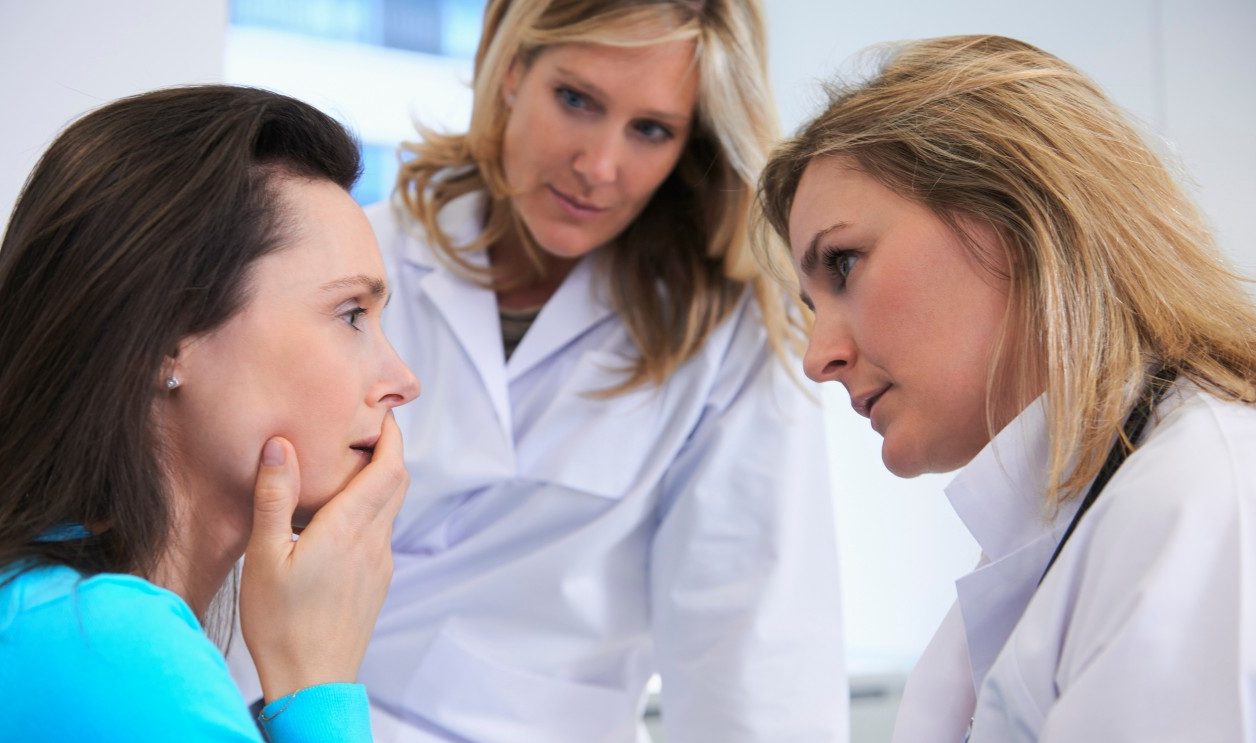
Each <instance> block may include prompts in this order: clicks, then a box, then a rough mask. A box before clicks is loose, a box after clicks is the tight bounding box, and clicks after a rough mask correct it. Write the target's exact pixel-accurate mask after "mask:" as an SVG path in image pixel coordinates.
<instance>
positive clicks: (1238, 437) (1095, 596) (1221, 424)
mask: <svg viewBox="0 0 1256 743" xmlns="http://www.w3.org/2000/svg"><path fill="white" fill-rule="evenodd" d="M1173 395H1174V396H1173V397H1171V398H1170V399H1168V400H1166V401H1165V404H1163V405H1162V407H1161V409H1160V411H1158V412H1160V413H1161V416H1162V417H1160V418H1159V419H1158V420H1155V421H1154V428H1153V429H1152V430H1151V432H1150V433H1149V434H1148V435H1147V437H1146V439H1145V441H1144V442H1143V443H1142V445H1141V446H1139V448H1138V449H1137V450H1135V452H1134V453H1133V454H1131V455H1130V457H1129V459H1127V460H1126V462H1125V464H1123V465H1122V466H1121V468H1120V469H1118V470H1117V472H1116V474H1115V475H1114V476H1113V477H1112V480H1111V482H1109V484H1108V486H1107V487H1106V488H1105V489H1104V491H1103V493H1102V494H1101V495H1100V497H1099V499H1098V500H1097V501H1096V502H1095V505H1094V507H1093V508H1092V509H1091V511H1090V512H1089V513H1087V514H1086V516H1085V518H1083V519H1082V521H1081V522H1080V525H1079V527H1078V529H1077V532H1076V534H1075V535H1074V537H1073V540H1076V541H1077V542H1078V544H1076V545H1073V544H1072V541H1073V540H1070V544H1069V547H1068V548H1067V549H1066V550H1065V552H1064V553H1063V554H1061V557H1060V563H1061V567H1064V566H1065V564H1066V563H1067V565H1068V567H1067V568H1065V569H1064V570H1063V571H1061V572H1062V573H1064V574H1072V575H1073V577H1074V579H1076V580H1078V581H1080V583H1078V584H1077V587H1076V589H1075V590H1081V589H1082V588H1083V587H1084V588H1085V592H1086V593H1087V594H1088V598H1085V599H1084V600H1080V601H1079V603H1078V607H1077V610H1078V612H1079V613H1085V612H1086V611H1087V607H1088V606H1089V607H1090V608H1091V609H1092V610H1093V611H1094V612H1095V616H1094V619H1095V621H1099V622H1102V621H1105V620H1102V619H1101V617H1100V615H1101V614H1105V613H1106V614H1109V615H1111V614H1118V615H1128V613H1129V612H1134V611H1135V608H1136V607H1142V609H1146V608H1147V607H1150V606H1159V607H1161V609H1160V610H1161V611H1163V615H1162V616H1161V620H1162V621H1163V623H1165V624H1166V625H1167V624H1171V623H1172V622H1171V621H1170V619H1169V617H1171V616H1177V615H1179V614H1180V613H1181V612H1182V611H1184V610H1186V608H1187V606H1186V605H1185V604H1182V602H1181V601H1180V599H1181V598H1182V597H1185V596H1197V598H1198V599H1199V600H1203V598H1204V597H1202V596H1198V595H1197V594H1198V593H1199V591H1200V590H1201V589H1202V587H1204V586H1212V587H1213V588H1214V589H1215V590H1212V591H1210V592H1208V594H1207V597H1206V598H1207V601H1210V602H1223V603H1224V602H1230V601H1236V600H1238V596H1237V593H1236V590H1242V582H1241V581H1240V580H1239V579H1238V576H1240V575H1242V574H1243V573H1244V572H1245V571H1247V570H1249V569H1252V568H1256V564H1253V565H1245V563H1247V562H1249V561H1250V560H1251V557H1250V555H1251V554H1256V553H1253V552H1252V550H1253V547H1256V508H1254V506H1256V456H1253V455H1252V452H1256V408H1253V407H1252V406H1250V405H1244V404H1241V403H1231V402H1225V401H1222V400H1218V399H1217V398H1215V397H1213V396H1211V395H1209V394H1207V393H1204V392H1201V391H1199V390H1198V389H1196V388H1194V387H1193V386H1190V385H1179V386H1178V387H1175V391H1174V393H1173ZM1070 553H1071V554H1070ZM1066 557H1067V560H1066ZM1052 572H1053V573H1054V572H1055V571H1054V570H1053V571H1052ZM1051 580H1052V576H1048V581H1051ZM1043 585H1044V588H1045V587H1046V583H1045V582H1044V584H1043ZM1186 603H1187V604H1189V603H1195V604H1198V603H1199V601H1194V602H1186ZM1173 606H1176V607H1177V608H1176V609H1172V610H1170V609H1169V608H1168V607H1173ZM1104 607H1106V608H1104Z"/></svg>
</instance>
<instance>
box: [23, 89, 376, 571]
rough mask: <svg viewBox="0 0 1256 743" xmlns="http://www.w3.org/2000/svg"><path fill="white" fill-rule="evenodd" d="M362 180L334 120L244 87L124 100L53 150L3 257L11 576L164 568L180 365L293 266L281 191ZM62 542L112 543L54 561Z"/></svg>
mask: <svg viewBox="0 0 1256 743" xmlns="http://www.w3.org/2000/svg"><path fill="white" fill-rule="evenodd" d="M360 169H361V165H360V157H359V155H358V149H357V146H356V143H355V142H354V140H353V138H352V136H351V135H350V134H349V133H348V132H346V131H345V129H344V127H342V126H341V125H340V124H338V123H337V122H336V121H334V120H333V119H331V118H330V117H328V116H327V115H325V114H323V113H321V112H319V111H318V110H316V109H314V108H313V107H311V106H309V105H307V104H305V103H302V102H300V101H297V100H294V99H292V98H289V97H287V96H282V95H278V94H276V93H271V92H268V91H264V90H256V89H251V88H240V87H233V86H225V85H208V86H195V87H184V88H173V89H168V90H159V91H155V92H151V93H146V94H143V95H138V96H134V97H131V98H124V99H122V100H119V101H116V102H114V103H111V104H109V105H107V106H105V107H103V108H100V109H98V110H96V111H94V112H92V113H90V114H88V115H87V116H84V117H83V118H81V119H79V120H78V121H77V122H75V123H74V124H72V125H71V126H70V127H69V128H68V129H66V130H65V131H64V132H63V133H62V134H61V136H59V137H58V138H57V139H56V141H55V142H53V144H52V146H51V147H49V149H48V151H47V152H46V153H44V156H43V158H42V159H41V160H40V161H39V164H38V165H37V166H36V167H35V170H34V171H33V172H32V173H31V175H30V177H29V179H28V180H27V182H26V186H25V188H24V190H23V192H22V195H21V197H20V198H19V199H18V202H17V206H16V207H15V208H14V211H13V215H12V218H11V219H10V221H9V226H8V230H7V232H6V233H5V236H4V243H3V247H0V318H3V320H2V321H0V421H3V424H2V425H3V433H2V434H0V570H3V569H5V568H6V567H8V566H12V565H14V563H18V564H19V567H22V568H24V567H29V566H32V565H37V564H41V563H60V564H64V565H68V566H70V567H73V568H75V569H76V570H79V571H81V572H83V573H85V574H93V573H98V572H130V573H137V574H141V575H143V574H146V573H148V572H149V571H150V570H151V569H152V568H153V566H154V564H155V562H156V561H157V559H158V558H159V557H160V555H161V553H162V550H163V549H164V547H165V545H166V540H167V537H168V536H169V531H170V528H171V527H170V512H169V505H168V501H167V492H166V485H165V482H166V473H164V472H163V471H162V469H161V451H162V446H161V432H160V431H159V430H157V429H156V426H155V424H154V420H153V416H152V414H151V411H152V407H153V403H154V400H155V399H156V396H157V395H158V394H162V390H161V388H160V386H159V377H160V374H161V367H162V364H163V361H164V359H165V358H166V357H167V355H169V354H172V353H174V352H175V349H176V348H177V345H178V343H179V341H180V340H181V339H183V338H185V337H186V336H189V335H193V334H197V333H204V332H206V331H209V330H211V329H213V328H215V327H217V326H219V325H221V324H222V323H224V322H226V321H227V320H228V319H229V318H230V317H231V316H232V315H233V314H234V313H235V312H236V311H237V310H239V309H240V307H241V306H242V305H243V304H244V303H245V301H246V299H247V292H248V279H249V275H250V272H249V271H250V266H251V264H252V263H253V261H255V260H257V259H258V258H259V257H261V256H263V255H266V254H267V253H269V252H272V251H274V250H276V249H277V248H279V247H281V245H282V243H283V236H284V235H283V233H284V224H283V215H282V214H281V213H280V211H281V209H280V203H279V199H278V196H277V193H276V191H275V189H274V188H273V182H274V181H275V179H276V178H277V177H280V176H285V175H286V176H296V177H303V178H314V179H325V180H329V181H332V182H334V183H336V184H337V185H339V186H341V187H342V188H344V189H346V190H347V189H348V188H349V187H350V186H352V184H353V183H354V181H356V180H357V177H358V174H359V172H360ZM60 524H87V525H92V526H93V530H95V531H98V532H99V533H97V534H95V535H94V536H91V537H89V538H86V539H77V540H67V541H57V542H44V541H39V537H40V535H41V534H43V533H45V532H46V531H47V530H49V529H51V528H54V527H56V526H58V525H60ZM8 572H9V573H10V576H9V577H12V575H13V574H15V573H14V571H8Z"/></svg>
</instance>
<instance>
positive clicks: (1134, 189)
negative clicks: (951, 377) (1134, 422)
mask: <svg viewBox="0 0 1256 743" xmlns="http://www.w3.org/2000/svg"><path fill="white" fill-rule="evenodd" d="M830 96H831V100H830V102H829V104H828V106H827V107H826V109H825V110H824V112H823V113H821V114H820V115H819V116H818V117H817V118H815V120H813V121H812V122H810V123H809V124H807V125H806V126H805V127H804V128H803V130H802V131H801V133H800V134H799V135H798V136H797V137H795V138H793V139H791V140H789V141H787V142H785V143H783V144H782V145H781V146H780V147H779V148H778V149H777V150H776V152H775V153H773V155H772V157H771V159H770V161H769V163H768V165H767V167H766V169H765V171H764V174H763V177H762V181H761V186H760V203H761V204H762V208H763V216H764V217H765V219H766V223H767V225H768V226H770V228H771V229H772V230H774V231H775V232H776V234H777V236H780V237H782V238H784V237H786V236H787V235H788V221H789V212H790V208H791V206H792V204H793V199H794V195H795V192H796V191H797V188H798V182H799V180H800V178H801V177H802V173H803V170H804V169H805V168H806V166H807V164H808V163H809V162H810V161H812V160H813V159H815V158H818V157H832V156H845V157H849V158H851V159H853V160H854V161H855V162H856V163H858V165H859V167H860V168H862V169H863V170H864V171H866V172H867V173H868V174H869V175H871V176H872V177H874V178H876V179H878V180H879V181H880V182H881V183H883V184H885V185H886V186H887V187H889V188H890V189H892V190H893V191H895V192H896V193H898V194H900V195H903V196H906V197H908V198H911V199H914V200H916V201H918V202H919V203H922V204H924V205H926V206H927V207H929V208H930V209H931V210H932V211H933V212H934V213H935V214H937V215H938V216H939V217H941V218H942V219H944V220H945V221H947V222H948V223H949V224H950V226H951V227H952V228H953V229H955V230H956V231H957V234H959V235H961V236H963V235H964V232H963V230H960V229H959V226H960V224H959V220H960V219H961V218H976V219H978V220H982V221H984V222H986V223H989V224H990V225H993V226H994V227H995V228H996V230H997V231H998V232H999V234H1000V237H1001V243H1002V246H1003V248H1004V250H1005V251H1006V253H1007V257H1008V267H1009V268H1008V269H1007V271H1008V273H1009V274H1010V275H1009V276H1007V278H1008V279H1009V285H1010V300H1009V312H1008V315H1007V317H1006V318H1005V320H1004V327H1003V332H1002V335H1001V338H1000V340H999V342H998V344H997V346H996V352H995V354H994V359H995V360H994V361H992V366H991V369H990V374H989V386H988V390H987V401H988V404H987V410H988V412H987V415H988V422H989V424H990V425H989V427H990V429H991V435H993V434H994V433H995V430H994V428H995V426H994V420H993V417H992V415H993V409H994V400H995V399H996V395H995V390H996V389H998V390H1000V391H1004V392H1006V391H1009V390H1010V391H1013V393H1014V395H1015V399H1016V400H1020V401H1025V402H1027V401H1028V400H1029V399H1032V396H1033V395H1036V394H1037V391H1038V390H1041V389H1042V387H1043V386H1045V388H1046V393H1047V399H1048V402H1049V405H1048V415H1049V422H1048V425H1049V431H1050V434H1049V435H1050V442H1051V444H1050V459H1049V462H1050V464H1049V467H1050V479H1049V480H1048V482H1049V483H1050V485H1049V486H1048V488H1049V489H1048V492H1047V493H1045V494H1044V495H1045V497H1046V500H1047V503H1048V504H1049V505H1050V506H1052V507H1054V506H1058V505H1059V504H1060V503H1062V502H1064V501H1066V500H1068V499H1070V498H1073V497H1075V496H1077V495H1078V494H1079V493H1080V491H1081V489H1082V488H1084V487H1085V486H1086V484H1087V483H1089V482H1090V481H1091V480H1092V479H1094V477H1095V475H1096V474H1097V473H1098V471H1099V469H1100V467H1101V466H1102V463H1103V460H1104V458H1105V455H1106V452H1107V450H1108V447H1109V445H1110V444H1111V442H1112V441H1114V440H1116V439H1117V438H1118V437H1121V438H1122V439H1123V436H1122V434H1121V427H1122V423H1123V421H1124V418H1125V416H1126V414H1127V413H1128V411H1129V409H1130V407H1131V406H1132V404H1133V400H1134V397H1135V396H1136V395H1137V394H1138V392H1139V390H1140V388H1141V385H1142V383H1144V381H1145V379H1146V378H1147V376H1148V375H1149V374H1150V370H1151V369H1152V368H1153V367H1156V366H1159V365H1167V366H1171V367H1174V368H1176V369H1177V370H1178V372H1179V374H1180V375H1181V376H1183V377H1185V378H1188V379H1190V380H1192V381H1193V382H1195V383H1197V384H1199V385H1200V386H1201V387H1203V388H1204V389H1206V390H1208V391H1209V392H1211V393H1213V394H1215V395H1217V396H1219V397H1222V398H1225V399H1230V400H1241V401H1245V402H1253V401H1256V309H1253V306H1252V301H1251V299H1250V298H1249V296H1248V295H1247V294H1246V292H1245V291H1244V288H1243V286H1242V283H1243V279H1242V277H1240V276H1238V275H1236V274H1235V273H1234V272H1233V271H1232V270H1230V269H1229V268H1227V266H1226V264H1225V261H1224V260H1223V259H1222V257H1221V255H1220V253H1219V251H1218V250H1217V248H1216V246H1215V245H1214V243H1213V239H1212V236H1211V235H1210V234H1209V231H1208V229H1207V228H1206V226H1205V224H1204V222H1203V219H1202V218H1201V216H1200V214H1199V212H1198V211H1197V210H1196V208H1195V206H1194V205H1193V204H1192V203H1191V200H1190V199H1189V198H1187V196H1186V195H1185V194H1184V193H1183V192H1182V190H1181V189H1180V188H1179V186H1178V184H1177V183H1176V182H1175V181H1174V179H1173V177H1172V176H1171V175H1170V173H1169V171H1168V170H1167V169H1166V168H1165V166H1164V164H1163V163H1162V162H1161V160H1160V159H1159V157H1157V155H1156V154H1155V152H1153V150H1152V149H1151V148H1150V147H1148V145H1147V144H1146V143H1145V142H1144V141H1143V139H1142V137H1141V136H1140V135H1139V133H1138V132H1137V131H1136V129H1135V128H1134V127H1133V126H1132V125H1131V124H1130V123H1129V121H1128V120H1127V118H1126V117H1125V115H1123V114H1122V112H1121V111H1120V110H1119V109H1118V108H1117V107H1116V106H1115V105H1113V104H1112V103H1111V102H1110V101H1109V100H1108V99H1107V98H1106V97H1105V96H1104V94H1103V93H1102V91H1100V89H1099V88H1098V87H1097V86H1096V85H1095V84H1094V83H1093V82H1091V81H1090V80H1089V79H1087V78H1086V77H1085V76H1084V75H1083V74H1082V73H1080V72H1078V71H1077V70H1076V69H1074V68H1073V67H1072V66H1070V65H1068V64H1066V63H1065V62H1063V61H1061V60H1059V59H1057V58H1056V57H1054V56H1052V55H1050V54H1048V53H1046V52H1043V51H1042V50H1040V49H1037V48H1035V47H1033V46H1030V45H1029V44H1025V43H1023V42H1020V41H1016V40H1014V39H1008V38H1003V37H999V36H957V37H948V38H938V39H928V40H923V41H917V42H910V43H907V44H904V45H902V46H899V47H896V48H895V50H894V52H893V53H892V55H891V56H889V57H888V59H887V60H886V61H885V62H884V63H883V65H882V66H881V68H880V71H879V73H877V74H876V75H875V76H874V77H872V78H871V79H870V80H868V81H867V82H864V83H862V84H858V85H855V86H850V87H845V88H833V89H831V90H830ZM768 237H771V236H768ZM966 242H968V244H969V246H970V248H974V247H975V246H973V244H972V243H971V241H967V240H966ZM761 244H763V245H764V246H765V249H770V248H767V243H766V242H762V243H761ZM1125 444H1126V446H1131V444H1130V442H1128V441H1125Z"/></svg>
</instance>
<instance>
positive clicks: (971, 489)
mask: <svg viewBox="0 0 1256 743" xmlns="http://www.w3.org/2000/svg"><path fill="white" fill-rule="evenodd" d="M1047 455H1048V437H1047V416H1046V396H1045V395H1044V396H1042V397H1040V398H1038V399H1037V400H1036V401H1034V402H1033V403H1032V404H1030V405H1029V407H1027V408H1025V410H1023V411H1021V413H1020V415H1018V416H1017V417H1016V418H1015V419H1014V420H1013V421H1012V422H1011V423H1009V424H1008V425H1007V427H1005V428H1004V429H1003V430H1002V431H1000V432H999V434H998V435H997V436H995V437H994V438H993V439H992V440H991V441H990V443H989V444H987V445H986V447H985V448H984V449H982V450H981V452H980V453H978V454H977V456H976V457H974V458H973V460H972V461H971V462H969V463H968V465H967V466H965V467H964V469H962V470H961V471H960V472H959V474H958V475H956V477H955V479H954V480H953V481H952V482H951V484H950V485H947V487H946V496H947V498H948V499H949V500H950V501H951V506H952V507H953V508H954V509H955V512H956V514H957V515H958V516H959V517H960V520H962V521H963V522H964V525H965V526H966V527H968V531H969V533H971V534H972V535H973V538H974V539H976V540H977V544H979V545H980V546H981V551H982V559H981V564H979V565H978V567H977V569H976V570H974V571H973V572H972V573H969V574H968V575H966V576H964V577H963V578H960V579H959V580H958V581H956V584H955V586H956V592H957V594H958V602H959V608H960V612H961V614H962V615H963V620H964V634H965V638H966V639H967V642H968V656H969V663H970V665H971V667H972V674H973V688H974V689H980V688H981V683H982V681H983V680H984V679H985V676H986V672H987V671H989V669H990V666H991V664H993V663H994V659H995V658H996V657H997V656H998V654H999V651H1000V650H1002V649H1003V645H1004V644H1005V643H1006V642H1007V639H1008V637H1009V636H1010V635H1011V634H1012V630H1013V628H1015V626H1016V623H1017V622H1019V621H1020V618H1021V615H1022V614H1023V613H1024V611H1025V607H1026V606H1027V605H1028V604H1029V600H1030V599H1031V598H1032V597H1033V594H1034V591H1035V590H1036V589H1037V587H1038V580H1039V578H1041V576H1042V571H1043V570H1044V569H1045V568H1046V565H1047V562H1048V560H1050V558H1051V554H1052V553H1053V552H1054V551H1055V547H1056V544H1057V543H1058V542H1059V538H1060V536H1061V535H1062V534H1063V531H1064V528H1065V526H1066V525H1067V524H1068V522H1069V520H1070V519H1071V518H1072V517H1073V513H1074V512H1075V511H1076V510H1077V506H1078V501H1077V500H1076V499H1075V500H1073V501H1071V502H1069V503H1067V504H1065V505H1064V506H1063V507H1062V508H1061V509H1060V511H1059V513H1058V514H1057V515H1056V516H1055V518H1054V519H1052V520H1048V519H1047V518H1046V516H1045V512H1044V508H1045V507H1044V499H1043V497H1044V494H1045V492H1046V487H1047Z"/></svg>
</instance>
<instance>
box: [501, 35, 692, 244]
mask: <svg viewBox="0 0 1256 743" xmlns="http://www.w3.org/2000/svg"><path fill="white" fill-rule="evenodd" d="M697 88H698V75H697V69H696V67H695V66H694V56H693V45H692V44H691V43H688V42H668V43H663V44H655V45H652V46H646V47H637V48H631V49H625V48H619V47H609V46H595V45H589V44H565V45H561V46H557V47H553V48H550V49H546V50H545V51H543V52H541V53H540V54H539V55H538V56H537V57H536V58H535V59H534V60H532V63H531V64H530V65H529V66H527V67H524V66H523V65H522V64H521V63H515V65H514V66H512V67H511V69H510V71H509V72H508V73H507V75H506V79H505V81H504V82H503V84H502V95H503V99H504V105H506V107H507V109H508V111H509V119H508V121H507V124H506V131H505V138H504V140H503V143H502V165H503V169H504V170H505V174H506V180H507V181H508V182H509V185H510V188H511V190H512V192H513V193H514V194H515V196H514V197H513V204H514V207H515V209H516V211H517V212H518V213H519V215H520V217H521V218H522V219H523V222H524V224H525V225H527V228H528V231H529V232H530V233H531V234H532V236H533V237H534V238H535V239H536V241H537V242H538V243H539V245H540V246H541V248H543V249H544V250H546V251H547V252H549V253H551V254H553V255H555V256H558V257H562V258H578V257H580V256H582V255H584V254H585V253H588V252H589V251H591V250H593V249H594V248H597V247H599V246H601V245H604V244H606V243H607V242H609V241H610V240H611V239H613V238H614V237H615V236H616V235H618V234H619V233H620V232H622V231H623V230H624V228H626V227H627V226H628V225H629V224H631V223H632V221H633V220H634V219H636V218H637V215H639V214H640V213H641V211H642V210H643V209H644V208H645V205H646V204H647V203H648V202H649V200H650V197H651V196H652V195H653V194H654V191H655V189H657V188H658V187H659V185H661V184H662V183H663V180H664V179H665V178H666V177H667V175H668V174H669V173H670V172H671V171H672V168H673V167H675V165H676V162H677V160H678V159H679V158H680V154H681V152H682V151H683V150H684V147H685V142H686V140H687V139H688V137H689V130H690V127H691V124H692V119H693V113H694V105H695V103H696V101H697Z"/></svg>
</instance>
